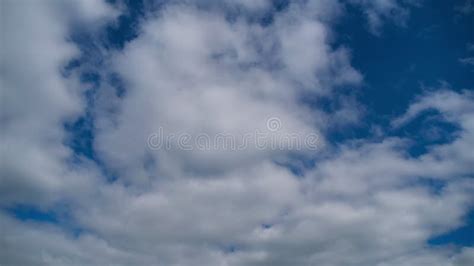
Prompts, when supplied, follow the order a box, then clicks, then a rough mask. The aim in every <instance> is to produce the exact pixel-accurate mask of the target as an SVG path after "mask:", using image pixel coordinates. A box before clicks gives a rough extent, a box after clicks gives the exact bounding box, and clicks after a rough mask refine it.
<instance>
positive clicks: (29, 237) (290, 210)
mask: <svg viewBox="0 0 474 266" xmlns="http://www.w3.org/2000/svg"><path fill="white" fill-rule="evenodd" d="M357 3H359V4H362V5H363V6H364V7H365V8H369V10H370V9H373V11H370V12H375V13H374V14H375V15H374V16H378V17H379V18H378V19H381V18H382V17H384V16H386V15H385V13H384V12H389V11H383V10H391V9H394V8H395V9H396V8H397V7H398V3H396V1H378V2H375V3H374V4H369V3H368V2H362V1H357ZM58 5H59V6H58ZM2 9H3V10H7V11H6V12H5V11H2V24H1V27H2V38H4V39H2V44H3V46H2V49H1V58H2V65H1V67H2V68H1V69H2V72H1V85H2V86H1V89H2V90H1V93H2V114H1V120H0V123H1V125H2V135H1V137H2V150H1V154H2V161H1V172H0V173H1V177H2V180H1V181H2V182H1V185H0V193H1V194H0V195H1V200H2V203H1V204H2V207H3V206H6V207H11V206H15V204H18V203H22V204H29V205H33V206H39V207H40V208H41V209H42V210H53V211H54V209H55V208H56V207H57V206H58V205H61V204H62V205H61V206H63V207H64V205H66V209H67V211H66V215H65V216H66V217H62V216H59V217H58V220H59V221H58V222H55V223H47V222H41V221H34V220H33V221H31V220H20V219H16V218H15V217H14V216H12V215H11V214H10V213H9V212H7V211H2V212H1V213H0V221H1V224H0V225H1V228H2V231H1V232H0V233H1V238H0V244H1V245H2V247H5V248H3V249H2V250H1V251H0V255H1V256H0V258H1V259H0V263H2V264H6V265H33V264H34V265H104V264H113V265H137V264H145V265H423V264H429V265H453V266H454V265H456V266H462V265H469V264H471V263H472V262H473V260H474V259H473V254H474V253H473V250H472V248H463V249H460V250H455V249H450V248H445V247H438V248H435V247H430V246H427V245H426V242H427V241H428V239H430V238H431V237H434V236H436V235H439V234H442V233H444V232H447V231H449V230H452V229H454V228H456V227H459V226H461V225H462V224H463V222H464V221H463V218H464V216H465V214H466V212H467V211H468V210H469V209H470V208H471V207H472V206H473V203H474V197H473V195H474V193H473V192H474V183H473V182H472V177H473V174H474V173H473V169H472V165H474V157H473V155H472V152H470V148H471V147H473V146H474V120H473V117H474V109H473V106H474V97H473V95H472V93H471V92H468V91H463V92H454V91H452V90H449V89H444V88H442V89H439V90H435V91H431V92H427V93H425V94H423V95H421V96H419V97H418V98H416V100H415V101H414V102H413V103H412V104H411V105H410V106H409V107H408V108H407V110H406V112H405V113H404V114H400V116H399V117H398V118H395V119H393V120H392V123H391V124H392V127H393V128H402V127H404V126H406V125H408V124H410V123H411V122H412V121H413V120H414V119H417V118H420V117H422V115H423V113H424V112H425V111H426V110H431V111H433V110H434V111H435V112H437V114H438V119H440V120H443V121H445V122H447V123H450V124H453V125H456V126H457V127H458V128H459V131H458V132H457V133H456V134H455V136H453V140H452V141H450V142H447V143H441V144H436V145H434V146H432V147H429V149H427V151H426V152H425V153H423V154H421V155H417V156H414V155H410V153H409V151H408V150H409V148H410V145H411V140H410V139H408V138H400V137H393V136H385V135H384V134H382V136H380V138H379V140H378V141H374V140H369V139H360V140H357V141H352V142H345V143H342V144H337V145H333V144H331V143H329V142H328V141H326V136H327V134H329V133H330V132H331V128H332V127H334V126H336V125H337V126H341V125H347V124H351V123H357V121H358V119H360V117H361V115H360V114H358V108H357V105H358V103H346V102H344V103H343V104H341V107H340V108H339V109H337V110H332V111H328V110H327V109H325V108H323V106H318V105H309V104H308V103H307V102H306V101H305V100H306V97H313V98H314V99H320V98H324V97H325V98H329V99H335V98H337V97H342V96H340V95H339V92H340V87H341V86H344V87H352V88H357V86H358V85H359V84H360V83H361V82H362V79H363V77H362V76H361V74H360V73H359V72H358V71H357V70H356V69H355V68H354V67H352V66H351V51H350V49H349V48H348V47H340V46H336V45H335V43H334V41H333V34H334V33H333V32H332V24H331V23H332V22H333V21H334V20H336V19H337V18H338V17H339V16H342V15H343V6H342V3H339V2H336V1H317V2H306V1H301V2H300V1H298V2H294V3H291V4H289V6H287V7H286V8H284V9H283V10H273V8H272V7H271V5H270V4H269V3H267V2H253V1H238V2H234V1H232V3H228V4H225V3H217V2H214V1H204V2H200V3H199V4H196V3H194V2H191V1H182V2H179V3H172V4H165V5H164V6H163V7H161V8H160V9H158V10H156V13H153V12H152V13H150V14H146V15H145V18H144V21H143V22H142V24H141V26H140V29H139V34H138V36H137V38H136V39H133V40H131V41H130V42H128V43H127V44H126V45H125V47H124V49H123V50H119V51H117V50H108V51H106V52H104V54H102V55H101V56H102V57H103V58H101V60H102V61H104V62H105V63H104V64H103V65H102V66H101V68H97V69H95V71H97V73H98V75H108V74H110V73H113V74H114V75H117V76H118V77H120V80H121V82H123V86H124V87H125V88H126V91H125V92H124V94H123V95H117V94H116V93H115V92H114V89H115V88H113V85H111V84H107V83H106V82H104V83H101V84H100V86H99V88H98V90H97V92H96V94H94V101H95V105H94V106H89V105H88V103H87V101H86V100H87V99H85V98H84V97H83V93H84V91H87V89H88V87H87V84H86V83H82V82H81V81H80V79H79V78H78V76H79V75H80V73H76V72H74V71H73V72H72V73H71V74H69V75H64V74H62V72H61V69H63V68H64V65H65V64H66V63H67V62H69V61H70V60H72V59H74V58H75V57H77V56H79V55H80V50H79V49H78V47H77V45H76V44H74V43H73V42H71V41H68V40H69V39H68V36H70V32H71V31H72V30H71V29H72V28H74V27H78V26H80V25H82V26H83V27H86V26H84V25H87V27H92V25H105V24H106V23H114V22H113V19H114V18H115V17H116V16H117V11H116V10H115V9H114V8H112V7H111V6H109V5H108V4H105V3H101V2H92V1H90V2H87V1H85V2H80V1H78V2H76V1H74V2H71V3H70V4H65V3H62V2H59V1H58V2H54V1H52V2H47V3H46V4H39V3H36V2H34V3H33V2H32V3H28V5H26V4H23V3H19V2H13V1H11V2H10V1H7V2H2ZM229 9H232V10H234V9H239V10H241V11H242V10H243V11H242V12H241V13H242V14H241V15H236V16H235V17H232V19H229V16H227V15H228V14H226V12H230V11H229ZM58 10H66V11H65V12H63V13H61V12H60V13H58ZM263 10H265V12H272V14H273V19H272V21H271V22H270V23H266V24H265V23H260V22H259V21H257V20H255V19H253V18H252V17H253V16H255V14H259V13H260V12H264V11H263ZM381 10H382V11H381ZM323 11H327V12H323ZM68 13H70V14H74V15H72V16H67V17H72V18H73V20H70V18H66V16H64V14H68ZM3 14H5V15H3ZM25 14H26V15H27V16H25ZM377 27H379V26H377ZM39 48H41V49H39ZM20 59H21V60H20ZM80 71H81V70H80V69H79V70H77V72H80ZM346 100H347V99H346ZM347 101H348V102H349V100H347ZM4 103H5V104H4ZM86 108H88V110H87V111H88V112H90V113H92V115H93V118H94V128H93V133H94V139H93V149H94V151H95V153H96V154H95V159H94V160H92V159H86V158H83V157H81V156H79V155H77V154H74V151H73V150H71V148H70V147H68V146H67V145H66V144H65V141H64V140H65V139H66V138H67V137H68V136H67V132H66V131H65V130H64V123H65V122H68V121H74V119H76V118H77V117H80V116H81V115H83V114H84V112H85V110H86ZM349 114H350V115H349ZM348 117H350V118H348ZM269 118H273V119H277V120H272V122H277V124H275V125H276V127H274V126H273V125H274V124H270V125H269V124H268V121H269ZM160 130H161V131H160ZM256 131H258V132H260V133H265V134H266V135H265V134H264V140H266V141H267V142H265V143H266V145H263V146H258V145H257V143H256V141H255V139H252V138H251V139H250V140H249V141H250V143H249V145H248V146H246V148H245V149H242V150H236V149H226V148H225V147H222V146H219V147H217V148H216V149H199V148H198V147H197V143H191V144H190V146H189V148H190V149H183V146H182V145H180V144H182V143H179V142H178V140H176V139H171V140H169V143H168V144H170V148H167V149H165V148H160V149H152V147H150V143H149V138H150V136H151V135H152V134H154V133H157V132H161V134H164V135H166V136H170V135H179V134H180V133H185V134H187V135H188V136H189V137H190V138H192V139H196V138H197V136H200V135H205V136H209V137H210V138H211V139H215V137H216V136H218V135H219V134H226V135H227V136H231V137H232V138H233V139H236V140H242V139H244V136H246V135H248V134H249V133H250V134H253V133H255V132H256ZM269 131H270V132H269ZM290 134H295V135H296V137H297V138H304V137H305V136H308V135H311V134H315V135H317V136H318V139H317V140H318V149H317V150H316V151H315V150H313V149H310V147H308V146H307V145H306V146H303V147H300V148H295V147H293V146H290V145H283V146H282V147H278V148H274V147H272V146H271V145H270V144H271V143H274V142H280V143H285V142H284V139H285V137H286V136H288V135H290ZM269 143H270V144H269ZM306 144H307V143H306ZM77 157H79V158H77ZM72 159H74V160H72ZM295 161H296V163H304V164H306V165H308V164H309V165H310V167H307V168H305V169H304V171H302V173H298V174H297V173H295V171H292V167H293V166H294V165H292V164H294V163H295ZM104 169H105V170H104ZM104 171H110V172H112V173H113V174H114V176H115V179H114V180H107V176H104V175H106V173H104ZM430 182H439V183H440V184H442V185H441V186H440V187H436V188H434V187H433V186H431V185H429V184H430ZM341 254H344V256H341Z"/></svg>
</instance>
